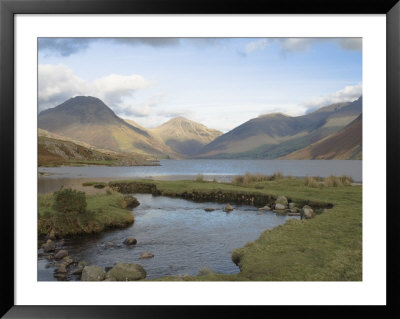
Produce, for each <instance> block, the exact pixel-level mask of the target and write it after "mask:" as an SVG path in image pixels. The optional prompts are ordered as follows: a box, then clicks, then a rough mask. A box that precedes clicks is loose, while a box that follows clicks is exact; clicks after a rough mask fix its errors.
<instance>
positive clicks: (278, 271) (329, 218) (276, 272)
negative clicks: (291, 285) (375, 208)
mask: <svg viewBox="0 0 400 319" xmlns="http://www.w3.org/2000/svg"><path fill="white" fill-rule="evenodd" d="M316 180H317V181H318V179H316ZM328 180H331V179H328ZM338 180H339V181H342V184H339V183H336V184H330V183H326V184H325V183H324V186H323V187H318V188H313V187H309V186H308V185H305V180H304V179H287V178H284V179H275V180H266V181H260V180H259V179H256V180H254V181H249V183H248V184H247V185H243V184H241V185H234V184H228V183H214V182H201V183H199V182H196V181H151V182H149V181H148V180H147V181H146V180H136V182H142V183H152V184H155V185H156V187H157V189H158V190H159V191H160V192H161V194H163V195H167V196H168V195H169V194H175V195H179V194H183V193H185V192H199V193H209V192H216V191H221V192H223V193H232V192H237V193H242V194H243V193H244V194H267V195H272V196H278V195H284V196H286V197H287V198H288V199H290V200H291V201H294V202H295V203H296V202H298V203H301V202H302V201H304V200H305V199H307V200H310V201H315V202H325V203H332V204H333V208H332V209H326V210H325V211H324V212H323V213H322V214H318V215H317V216H316V217H315V218H313V219H310V220H294V219H290V220H288V221H287V222H286V223H285V224H284V225H281V226H278V227H276V228H274V229H272V230H267V231H265V232H263V233H262V234H261V235H260V237H259V238H258V239H257V240H255V241H254V242H250V243H247V244H246V245H245V246H244V247H241V248H240V247H238V248H237V249H236V250H235V251H234V254H233V256H232V257H234V258H235V259H236V261H237V263H238V265H239V267H240V270H241V271H240V273H239V274H235V275H226V274H205V275H203V276H183V277H164V278H160V279H157V280H188V281H192V280H204V281H214V280H222V281H236V280H241V281H242V280H243V281H249V280H252V281H361V280H362V227H361V225H362V186H361V185H355V186H346V184H348V183H349V181H347V179H346V178H338ZM119 182H124V183H130V182H132V181H119ZM117 183H118V182H117ZM260 186H262V188H260Z"/></svg>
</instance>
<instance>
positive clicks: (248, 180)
mask: <svg viewBox="0 0 400 319" xmlns="http://www.w3.org/2000/svg"><path fill="white" fill-rule="evenodd" d="M281 179H284V176H283V174H282V173H281V172H276V173H274V174H272V175H264V174H251V173H248V172H247V173H246V174H245V175H238V176H235V177H234V178H233V180H232V184H233V185H241V186H250V185H252V184H255V183H262V182H268V181H278V180H281Z"/></svg>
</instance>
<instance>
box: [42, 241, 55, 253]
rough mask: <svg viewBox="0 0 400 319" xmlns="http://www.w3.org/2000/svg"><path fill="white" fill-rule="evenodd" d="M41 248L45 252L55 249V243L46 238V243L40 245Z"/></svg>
mask: <svg viewBox="0 0 400 319" xmlns="http://www.w3.org/2000/svg"><path fill="white" fill-rule="evenodd" d="M42 248H43V250H44V251H45V252H46V253H47V252H49V251H54V250H55V249H56V243H55V242H54V241H52V240H51V239H48V240H47V241H46V243H44V244H43V245H42Z"/></svg>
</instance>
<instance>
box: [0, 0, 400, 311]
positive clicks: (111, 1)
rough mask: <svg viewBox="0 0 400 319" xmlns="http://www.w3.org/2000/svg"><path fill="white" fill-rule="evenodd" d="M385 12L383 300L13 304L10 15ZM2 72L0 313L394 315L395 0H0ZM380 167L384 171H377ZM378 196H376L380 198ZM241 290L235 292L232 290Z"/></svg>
mask: <svg viewBox="0 0 400 319" xmlns="http://www.w3.org/2000/svg"><path fill="white" fill-rule="evenodd" d="M39 13H40V14H122V13H124V14H129V13H131V14H147V13H152V14H385V15H386V21H387V29H386V31H387V33H386V37H387V38H386V39H387V44H386V45H387V47H386V50H387V70H386V71H387V73H386V74H387V105H386V111H387V118H386V124H387V129H386V146H387V152H386V158H387V161H386V164H387V166H386V172H385V173H386V176H387V185H386V186H387V198H386V203H387V214H386V216H387V305H386V306H376V307H370V306H355V307H349V306H329V307H328V306H325V307H324V306H322V307H321V306H319V307H313V308H312V309H310V307H300V306H291V307H277V306H272V307H271V306H270V307H268V309H266V308H265V307H261V306H253V307H229V309H227V308H226V307H221V306H219V307H215V306H214V307H209V306H206V307H204V306H196V307H191V306H185V307H183V306H180V307H172V306H162V307H161V306H16V305H15V303H14V296H15V290H14V226H15V225H14V213H13V212H14V199H15V197H14V186H15V181H14V174H15V171H14V169H15V168H14V161H15V156H14V128H15V127H14V120H15V119H14V16H15V15H16V14H39ZM0 19H1V29H0V30H1V38H0V41H1V42H0V43H1V48H0V59H1V65H0V67H1V69H0V70H1V71H0V130H1V135H0V137H1V138H0V143H1V144H0V150H1V152H2V155H1V156H0V162H1V167H2V170H1V192H0V194H1V198H2V209H1V215H2V218H1V225H2V226H3V227H2V229H1V231H0V236H1V241H0V242H1V243H2V251H1V256H2V258H1V259H2V262H1V263H0V266H1V272H0V274H1V275H0V280H1V284H0V287H1V288H0V289H1V299H0V300H1V308H0V315H2V316H3V315H4V317H5V318H130V317H137V318H152V317H155V318H159V317H169V316H171V317H179V316H181V317H183V316H185V317H200V316H201V317H206V316H208V315H209V314H213V315H217V316H221V317H227V316H232V315H237V316H241V317H243V316H246V314H247V312H248V311H252V315H254V316H256V311H259V310H261V315H262V314H263V313H264V315H263V316H267V315H268V316H271V315H272V316H278V315H280V316H281V315H285V314H288V313H290V314H293V315H296V316H297V317H298V316H300V317H302V316H304V315H307V316H313V315H314V316H315V315H319V312H320V311H322V312H324V316H328V317H330V316H335V317H336V318H337V317H338V316H344V317H348V316H359V315H366V314H369V315H372V316H373V317H381V318H382V317H385V318H386V317H387V318H391V317H396V316H399V307H398V294H397V293H396V291H397V288H398V283H399V276H398V275H396V271H397V270H398V269H399V267H398V265H399V263H398V261H397V260H396V258H395V257H396V256H398V252H397V253H396V249H398V248H397V247H396V246H397V244H398V243H399V235H398V234H399V232H398V230H397V228H398V226H399V223H398V217H397V216H398V212H397V209H396V208H397V207H396V206H395V205H396V203H395V199H396V195H397V194H396V193H397V187H396V184H395V182H396V179H398V177H399V174H398V170H397V165H396V164H397V163H398V162H399V160H400V158H399V149H400V147H399V146H400V145H399V142H398V137H400V125H399V124H400V122H399V119H400V111H399V110H400V93H399V92H400V81H399V78H400V64H399V57H400V2H398V0H325V1H322V0H319V1H317V0H297V1H296V0H284V1H276V0H275V1H272V0H270V1H252V0H248V1H242V2H235V1H229V2H222V1H220V2H216V1H215V0H214V1H210V0H203V1H197V0H196V1H184V0H164V1H163V0H133V1H129V0H51V1H49V0H47V1H44V0H0ZM382 174H384V172H382ZM379 200H382V201H383V199H379ZM238 293H240V292H238Z"/></svg>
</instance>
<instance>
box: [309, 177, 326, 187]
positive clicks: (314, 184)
mask: <svg viewBox="0 0 400 319" xmlns="http://www.w3.org/2000/svg"><path fill="white" fill-rule="evenodd" d="M304 185H306V186H308V187H313V188H320V187H322V186H323V184H322V183H321V182H320V181H318V180H317V179H316V178H314V177H311V176H306V178H305V179H304Z"/></svg>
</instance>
